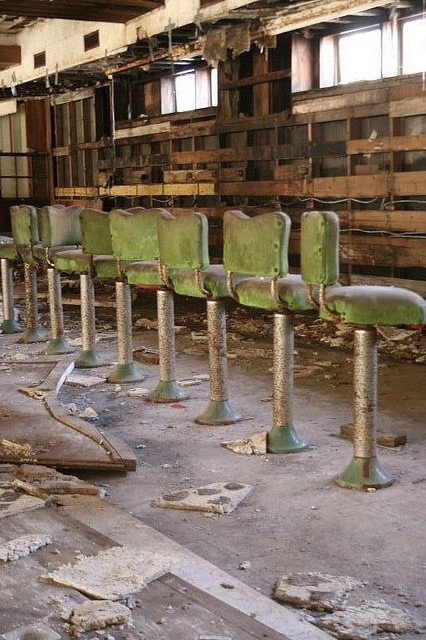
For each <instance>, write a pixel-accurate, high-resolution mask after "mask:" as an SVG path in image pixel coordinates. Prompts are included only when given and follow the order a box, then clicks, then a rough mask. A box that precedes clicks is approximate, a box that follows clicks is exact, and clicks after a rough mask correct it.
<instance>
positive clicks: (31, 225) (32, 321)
mask: <svg viewBox="0 0 426 640" xmlns="http://www.w3.org/2000/svg"><path fill="white" fill-rule="evenodd" d="M39 214H40V209H37V208H36V207H33V206H32V205H20V206H19V205H18V206H14V207H11V208H10V219H11V223H12V234H13V239H14V242H15V245H16V248H17V251H18V255H19V257H20V259H21V260H22V261H23V264H24V285H25V332H24V333H23V335H22V336H21V337H20V338H19V340H18V342H20V343H23V344H32V343H34V342H42V341H44V340H46V332H45V331H44V330H43V329H42V328H41V327H39V324H38V302H37V269H38V268H39V265H40V261H43V260H44V258H45V253H44V250H43V247H42V246H41V242H40V234H39Z"/></svg>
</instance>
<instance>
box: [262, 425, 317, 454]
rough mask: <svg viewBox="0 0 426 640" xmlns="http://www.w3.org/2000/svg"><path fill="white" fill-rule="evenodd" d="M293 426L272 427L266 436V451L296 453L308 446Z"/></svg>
mask: <svg viewBox="0 0 426 640" xmlns="http://www.w3.org/2000/svg"><path fill="white" fill-rule="evenodd" d="M308 446H309V445H308V443H307V442H305V441H304V440H302V439H301V438H300V437H299V436H298V434H297V431H296V429H295V428H294V427H272V429H271V430H270V432H269V433H268V437H267V451H268V453H297V452H298V451H304V450H305V449H307V448H308Z"/></svg>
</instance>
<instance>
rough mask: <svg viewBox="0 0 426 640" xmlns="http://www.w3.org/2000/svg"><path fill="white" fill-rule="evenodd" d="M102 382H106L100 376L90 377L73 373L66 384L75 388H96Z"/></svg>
mask: <svg viewBox="0 0 426 640" xmlns="http://www.w3.org/2000/svg"><path fill="white" fill-rule="evenodd" d="M101 382H105V378H101V377H100V376H88V375H85V374H83V373H76V372H75V371H73V372H72V373H70V375H69V376H68V378H67V379H66V384H69V385H71V386H73V387H94V386H95V385H97V384H100V383H101Z"/></svg>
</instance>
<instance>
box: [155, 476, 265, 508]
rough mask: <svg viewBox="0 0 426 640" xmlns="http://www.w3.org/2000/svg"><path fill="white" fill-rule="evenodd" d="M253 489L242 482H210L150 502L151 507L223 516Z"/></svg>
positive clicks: (167, 494) (164, 495)
mask: <svg viewBox="0 0 426 640" xmlns="http://www.w3.org/2000/svg"><path fill="white" fill-rule="evenodd" d="M253 489H254V487H253V486H252V485H250V484H243V483H242V482H228V483H224V482H212V483H211V484H208V485H205V486H203V487H196V488H193V489H184V490H182V491H176V492H174V493H166V494H163V495H162V496H161V497H160V498H156V499H155V500H152V502H151V506H152V507H162V508H164V509H184V510H185V509H188V510H191V511H205V512H207V513H218V514H221V515H223V514H228V513H231V512H232V511H234V509H235V508H236V507H237V506H238V505H239V504H240V502H241V501H242V500H243V499H244V498H246V497H247V496H248V495H249V493H251V492H252V491H253Z"/></svg>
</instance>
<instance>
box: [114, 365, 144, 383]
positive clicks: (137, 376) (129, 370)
mask: <svg viewBox="0 0 426 640" xmlns="http://www.w3.org/2000/svg"><path fill="white" fill-rule="evenodd" d="M145 378H146V375H145V374H144V373H142V371H141V369H140V368H139V367H138V365H137V364H135V363H134V362H131V363H129V364H118V365H117V366H116V368H115V369H114V371H113V372H112V373H111V374H110V375H109V376H108V378H107V382H112V383H116V384H127V383H130V382H141V381H142V380H145Z"/></svg>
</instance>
